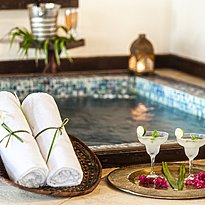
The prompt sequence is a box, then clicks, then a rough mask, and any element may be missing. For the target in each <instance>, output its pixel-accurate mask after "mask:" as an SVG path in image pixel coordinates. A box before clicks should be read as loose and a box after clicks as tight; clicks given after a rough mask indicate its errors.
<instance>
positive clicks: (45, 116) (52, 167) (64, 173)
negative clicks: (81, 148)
mask: <svg viewBox="0 0 205 205" xmlns="http://www.w3.org/2000/svg"><path fill="white" fill-rule="evenodd" d="M22 107H23V110H24V112H25V114H26V116H27V118H28V120H29V122H30V125H31V127H32V131H33V134H34V135H35V136H36V135H37V134H38V133H39V132H40V131H42V130H43V129H45V128H48V127H60V126H61V124H62V120H61V116H60V113H59V110H58V107H57V105H56V102H55V100H54V99H53V97H52V96H50V95H48V94H46V93H33V94H30V95H28V96H27V97H26V99H25V100H24V101H23V103H22ZM55 131H56V130H47V131H45V132H43V133H42V134H41V135H39V136H38V137H37V139H36V140H37V142H38V145H39V148H40V150H41V153H42V156H43V157H44V159H45V160H46V159H47V156H48V152H49V148H50V145H51V142H52V140H53V136H54V133H55ZM47 165H48V168H49V174H48V178H47V184H48V185H49V186H53V187H61V186H76V185H79V184H80V183H81V181H82V178H83V172H82V169H81V166H80V163H79V161H78V158H77V156H76V154H75V151H74V149H73V146H72V144H71V141H70V139H69V137H68V134H67V133H66V131H65V129H64V128H63V130H62V135H58V136H57V137H56V140H55V142H54V146H53V149H52V151H51V155H50V158H49V160H48V162H47Z"/></svg>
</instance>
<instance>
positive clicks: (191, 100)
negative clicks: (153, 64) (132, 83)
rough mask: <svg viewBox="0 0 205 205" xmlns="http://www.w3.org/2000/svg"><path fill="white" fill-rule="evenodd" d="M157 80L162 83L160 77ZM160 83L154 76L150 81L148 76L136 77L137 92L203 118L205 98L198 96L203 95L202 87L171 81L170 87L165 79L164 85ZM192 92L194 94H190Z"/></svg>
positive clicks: (204, 114)
mask: <svg viewBox="0 0 205 205" xmlns="http://www.w3.org/2000/svg"><path fill="white" fill-rule="evenodd" d="M159 82H160V83H162V81H161V79H160V80H159ZM160 83H158V82H157V79H156V78H154V80H153V81H152V79H151V78H150V77H149V78H148V79H146V78H141V77H136V90H137V91H138V94H140V95H142V96H145V97H147V98H149V99H151V100H153V101H157V102H159V103H162V104H164V105H167V106H170V107H173V108H177V109H179V110H182V111H184V112H187V113H190V114H193V115H196V116H199V117H203V118H205V109H204V108H205V98H202V97H198V95H199V93H200V96H205V95H202V94H203V93H204V90H203V89H202V88H199V87H195V86H193V87H191V86H190V85H186V84H183V86H182V83H181V82H179V84H178V83H176V82H174V84H172V82H171V83H170V87H168V86H167V84H168V82H167V81H166V85H163V84H160ZM179 85H180V86H179ZM185 88H186V89H185ZM185 90H186V92H185ZM192 92H194V94H191V93H192Z"/></svg>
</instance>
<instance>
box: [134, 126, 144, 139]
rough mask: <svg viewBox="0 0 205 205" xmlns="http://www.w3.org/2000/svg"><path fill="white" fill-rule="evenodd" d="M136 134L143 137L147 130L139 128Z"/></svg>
mask: <svg viewBox="0 0 205 205" xmlns="http://www.w3.org/2000/svg"><path fill="white" fill-rule="evenodd" d="M136 132H137V135H138V136H141V137H142V136H144V135H145V133H146V129H145V128H144V127H143V126H138V127H137V130H136Z"/></svg>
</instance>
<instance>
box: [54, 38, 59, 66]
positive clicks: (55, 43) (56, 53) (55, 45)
mask: <svg viewBox="0 0 205 205" xmlns="http://www.w3.org/2000/svg"><path fill="white" fill-rule="evenodd" d="M58 43H59V39H58V38H57V39H55V40H54V54H55V60H56V63H57V65H58V66H59V65H60V56H59V44H58Z"/></svg>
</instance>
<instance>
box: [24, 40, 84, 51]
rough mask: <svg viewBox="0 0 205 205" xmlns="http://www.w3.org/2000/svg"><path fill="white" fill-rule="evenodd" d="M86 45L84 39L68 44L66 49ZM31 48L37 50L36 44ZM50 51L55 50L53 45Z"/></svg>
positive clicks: (50, 46)
mask: <svg viewBox="0 0 205 205" xmlns="http://www.w3.org/2000/svg"><path fill="white" fill-rule="evenodd" d="M84 45H85V40H84V39H79V40H76V41H73V42H70V43H67V44H66V48H67V49H72V48H78V47H81V46H84ZM20 47H21V43H20ZM31 48H36V44H35V43H34V44H33V45H32V46H31ZM39 48H42V45H40V46H39ZM49 50H53V44H50V45H49Z"/></svg>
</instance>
